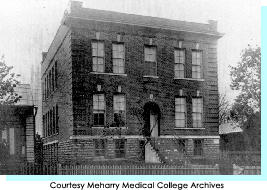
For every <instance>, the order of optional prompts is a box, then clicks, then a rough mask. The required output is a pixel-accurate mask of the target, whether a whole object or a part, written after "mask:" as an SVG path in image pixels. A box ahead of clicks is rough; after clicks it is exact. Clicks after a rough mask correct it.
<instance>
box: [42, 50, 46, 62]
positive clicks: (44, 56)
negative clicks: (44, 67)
mask: <svg viewBox="0 0 267 190" xmlns="http://www.w3.org/2000/svg"><path fill="white" fill-rule="evenodd" d="M46 55H47V52H42V62H44V60H45V58H46Z"/></svg>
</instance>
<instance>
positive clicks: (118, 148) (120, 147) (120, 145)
mask: <svg viewBox="0 0 267 190" xmlns="http://www.w3.org/2000/svg"><path fill="white" fill-rule="evenodd" d="M114 143H115V158H125V156H126V151H125V149H126V140H125V139H114Z"/></svg>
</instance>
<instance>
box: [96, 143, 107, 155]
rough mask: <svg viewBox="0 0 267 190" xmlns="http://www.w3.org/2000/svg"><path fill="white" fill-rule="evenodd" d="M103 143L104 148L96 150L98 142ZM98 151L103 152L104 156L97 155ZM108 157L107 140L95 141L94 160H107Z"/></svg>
mask: <svg viewBox="0 0 267 190" xmlns="http://www.w3.org/2000/svg"><path fill="white" fill-rule="evenodd" d="M97 141H102V142H101V144H102V145H103V148H96V145H97V144H96V142H97ZM96 151H103V152H104V153H103V154H104V155H97V154H96ZM106 156H107V139H101V138H99V139H94V158H106Z"/></svg>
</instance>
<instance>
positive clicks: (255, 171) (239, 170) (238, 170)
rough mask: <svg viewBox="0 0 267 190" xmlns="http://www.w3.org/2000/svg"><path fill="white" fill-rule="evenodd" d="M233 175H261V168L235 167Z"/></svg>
mask: <svg viewBox="0 0 267 190" xmlns="http://www.w3.org/2000/svg"><path fill="white" fill-rule="evenodd" d="M233 175H261V166H236V165H233Z"/></svg>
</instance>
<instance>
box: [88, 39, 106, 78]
mask: <svg viewBox="0 0 267 190" xmlns="http://www.w3.org/2000/svg"><path fill="white" fill-rule="evenodd" d="M93 43H97V44H98V43H103V54H104V55H103V73H105V43H104V41H101V40H94V41H92V42H91V56H92V71H93V67H94V66H93V65H94V61H93V58H94V57H99V56H93ZM93 72H97V71H93ZM98 73H102V72H98Z"/></svg>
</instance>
